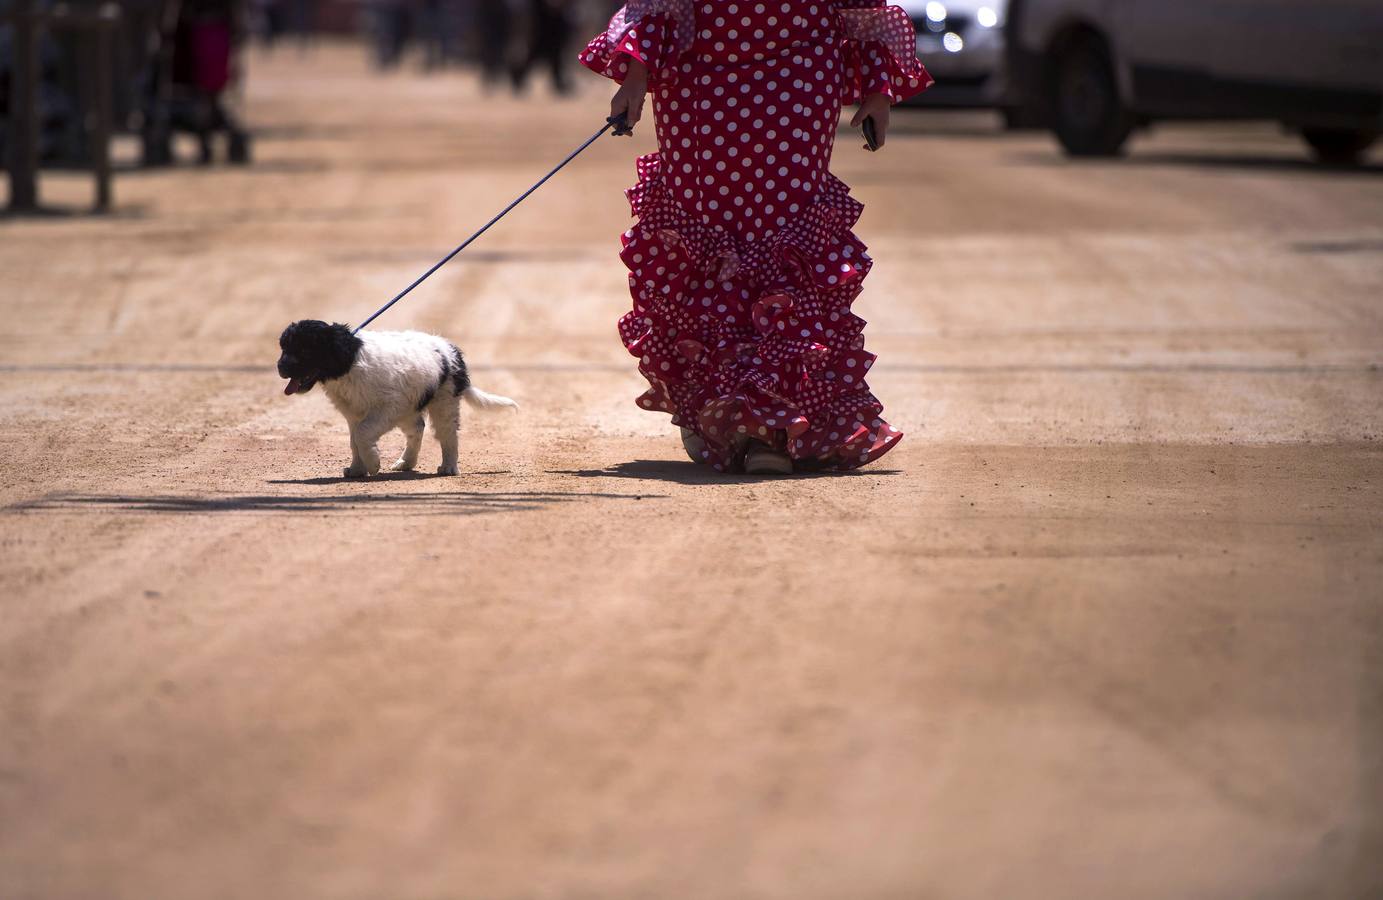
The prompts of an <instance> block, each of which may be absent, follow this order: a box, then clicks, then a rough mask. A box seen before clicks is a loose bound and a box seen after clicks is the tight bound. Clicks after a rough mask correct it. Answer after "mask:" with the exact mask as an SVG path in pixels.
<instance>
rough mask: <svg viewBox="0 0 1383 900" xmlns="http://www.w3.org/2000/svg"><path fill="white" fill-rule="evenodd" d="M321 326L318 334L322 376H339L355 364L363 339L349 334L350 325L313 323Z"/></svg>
mask: <svg viewBox="0 0 1383 900" xmlns="http://www.w3.org/2000/svg"><path fill="white" fill-rule="evenodd" d="M314 324H317V325H320V326H321V332H320V334H319V336H318V342H319V347H320V352H321V354H322V359H321V375H320V377H322V378H340V377H341V376H343V375H345V374H346V373H347V372H349V371H350V370H351V366H353V365H355V357H356V355H357V354H359V353H360V348H361V346H363V344H364V341H362V340H360V338H358V337H356V336H355V335H354V334H351V329H350V326H348V325H342V324H341V323H340V322H336V323H333V324H331V325H328V324H326V323H325V322H318V323H314Z"/></svg>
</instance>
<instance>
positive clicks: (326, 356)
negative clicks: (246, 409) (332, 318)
mask: <svg viewBox="0 0 1383 900" xmlns="http://www.w3.org/2000/svg"><path fill="white" fill-rule="evenodd" d="M361 343H362V342H361V340H360V338H358V337H356V336H355V335H353V334H351V330H350V328H348V327H347V326H345V325H339V324H337V325H328V324H327V323H326V322H320V321H318V320H316V319H303V320H302V321H301V322H294V323H293V324H292V325H289V326H288V327H287V328H285V329H283V334H281V335H279V347H280V349H282V350H283V354H282V355H281V356H280V357H279V377H280V378H287V379H288V386H287V387H286V388H284V389H283V392H284V393H285V394H305V393H307V392H308V391H310V390H312V386H313V385H314V384H316V383H317V382H318V381H330V380H331V379H333V378H340V377H341V376H343V375H345V374H346V373H347V372H349V371H350V370H351V366H353V365H355V357H356V354H357V353H359V352H360V346H361Z"/></svg>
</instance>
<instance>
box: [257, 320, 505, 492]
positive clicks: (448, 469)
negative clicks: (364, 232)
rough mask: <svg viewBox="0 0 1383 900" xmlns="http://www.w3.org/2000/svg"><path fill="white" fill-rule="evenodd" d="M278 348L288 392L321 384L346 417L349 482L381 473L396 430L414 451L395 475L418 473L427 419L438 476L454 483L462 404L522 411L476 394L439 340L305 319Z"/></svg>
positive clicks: (456, 355)
mask: <svg viewBox="0 0 1383 900" xmlns="http://www.w3.org/2000/svg"><path fill="white" fill-rule="evenodd" d="M279 347H280V348H281V349H282V350H283V355H282V356H280V357H279V376H280V377H283V378H287V379H288V386H287V387H285V388H284V389H283V392H284V393H285V394H302V393H306V392H307V391H310V390H312V386H313V385H314V384H316V383H317V382H319V381H320V382H322V387H323V389H324V390H325V391H326V394H327V397H329V398H330V399H331V402H332V405H333V406H335V407H336V408H337V410H339V411H340V412H341V415H343V416H345V417H346V422H347V424H349V425H350V429H351V465H350V468H349V469H346V477H347V478H364V477H365V476H366V475H375V474H377V473H378V472H379V447H378V446H377V444H378V442H379V439H380V438H381V437H383V436H384V435H385V434H386V433H387V432H388V431H390V430H391V429H394V428H397V429H399V430H400V431H402V432H403V433H404V436H405V437H407V439H408V444H407V446H406V447H405V448H404V451H403V456H401V457H399V460H398V462H396V463H394V465H393V471H395V472H409V471H412V470H413V468H414V466H416V465H417V464H418V450H419V449H420V448H421V447H422V443H423V413H427V417H428V418H429V419H431V420H432V432H433V434H434V435H436V437H437V443H439V444H441V446H442V465H441V466H439V467H438V468H437V474H438V475H455V474H456V441H457V431H458V430H459V428H460V418H461V410H460V406H461V400H462V399H463V398H464V399H465V401H466V402H467V403H469V404H470V405H471V406H474V407H476V408H477V409H503V408H506V407H508V408H517V407H518V404H517V403H515V402H514V401H513V400H510V399H509V398H508V397H497V396H495V395H494V394H487V393H485V392H484V391H482V390H480V389H479V388H477V387H473V386H472V385H471V379H470V375H469V374H468V373H467V372H466V362H465V360H463V359H462V358H461V351H460V350H458V349H456V345H454V344H452V343H451V342H450V341H447V340H445V339H443V338H439V337H437V336H436V335H431V334H423V333H422V332H419V331H373V332H371V331H366V332H362V333H361V334H360V335H358V336H357V335H354V334H351V330H350V329H349V328H347V327H346V326H345V325H329V324H327V323H326V322H320V321H317V320H316V319H304V320H303V321H301V322H294V323H293V324H292V325H289V326H288V327H287V328H285V329H284V330H283V334H282V335H281V336H280V337H279Z"/></svg>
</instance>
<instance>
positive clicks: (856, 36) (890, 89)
mask: <svg viewBox="0 0 1383 900" xmlns="http://www.w3.org/2000/svg"><path fill="white" fill-rule="evenodd" d="M836 13H837V15H838V16H839V18H840V28H841V37H842V38H843V39H844V41H845V102H846V103H847V104H848V103H858V102H859V101H860V100H862V99H864V98H865V97H868V96H869V95H870V94H887V95H888V97H889V99H891V100H892V101H893V102H894V103H897V102H899V101H901V100H906V99H907V98H909V97H912V96H914V95H916V94H920V93H922V92H923V91H925V90H926V89H927V88H929V87H931V86H932V84H933V81H932V77H931V75H929V74H927V69H926V68H925V67H924V66H923V65H922V61H921V60H919V59H918V58H917V32H916V31H915V30H914V29H913V27H912V20H911V19H910V18H908V14H907V13H906V12H905V11H904V10H902V9H901V8H899V7H897V6H889V5H888V4H886V3H885V2H884V0H838V2H837V3H836Z"/></svg>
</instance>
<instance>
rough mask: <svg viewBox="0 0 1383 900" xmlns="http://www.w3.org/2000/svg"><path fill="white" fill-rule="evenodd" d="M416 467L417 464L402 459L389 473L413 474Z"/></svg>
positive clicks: (391, 467)
mask: <svg viewBox="0 0 1383 900" xmlns="http://www.w3.org/2000/svg"><path fill="white" fill-rule="evenodd" d="M414 466H415V463H411V462H409V461H408V460H406V459H400V460H399V461H398V462H396V463H394V464H393V465H392V466H390V467H389V471H390V472H412V471H413V468H414Z"/></svg>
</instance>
